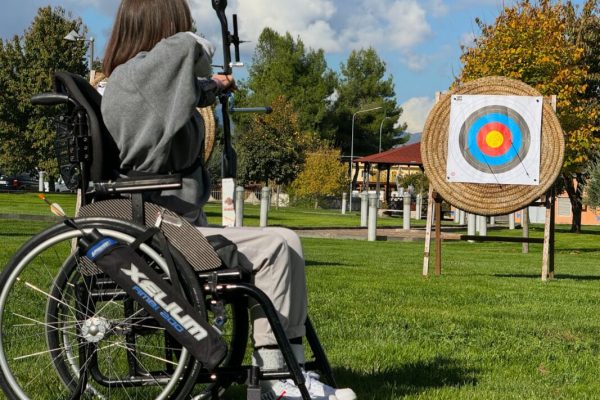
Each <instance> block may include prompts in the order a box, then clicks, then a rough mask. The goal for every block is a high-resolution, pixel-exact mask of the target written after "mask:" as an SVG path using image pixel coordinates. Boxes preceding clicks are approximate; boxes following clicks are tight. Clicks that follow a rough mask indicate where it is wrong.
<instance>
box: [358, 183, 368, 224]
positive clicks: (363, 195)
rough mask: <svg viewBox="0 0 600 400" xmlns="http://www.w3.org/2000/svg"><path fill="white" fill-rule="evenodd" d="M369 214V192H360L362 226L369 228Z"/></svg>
mask: <svg viewBox="0 0 600 400" xmlns="http://www.w3.org/2000/svg"><path fill="white" fill-rule="evenodd" d="M368 212H369V198H368V194H367V192H364V191H363V192H360V226H361V227H363V228H364V227H366V226H367V213H368Z"/></svg>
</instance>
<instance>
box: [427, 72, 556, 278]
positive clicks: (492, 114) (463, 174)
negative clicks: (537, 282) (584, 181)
mask: <svg viewBox="0 0 600 400" xmlns="http://www.w3.org/2000/svg"><path fill="white" fill-rule="evenodd" d="M436 100H437V101H436V104H435V106H434V107H433V109H432V111H431V112H430V114H429V116H428V118H427V122H426V124H425V128H424V130H423V136H422V141H421V156H422V159H423V166H424V168H425V173H426V174H427V177H428V178H429V180H430V192H429V203H428V210H427V225H426V234H425V251H424V259H423V275H424V276H427V275H428V273H429V258H430V243H431V234H432V228H433V225H434V223H435V243H436V266H435V274H436V275H439V274H441V241H442V239H441V203H442V201H443V200H445V201H447V202H448V203H450V204H451V205H453V206H454V207H456V208H458V209H461V210H464V211H465V212H468V213H471V214H475V215H483V216H495V215H505V214H510V213H512V212H514V211H517V210H521V209H526V208H527V207H528V206H530V205H540V204H543V205H544V206H545V207H546V218H545V228H544V238H543V239H537V238H528V237H523V238H517V237H494V236H468V235H463V236H461V239H463V240H469V241H505V242H521V243H524V246H525V243H543V244H544V246H543V257H542V280H547V279H549V278H552V277H553V275H554V257H553V253H554V203H555V197H556V196H555V193H554V190H553V185H554V182H555V181H556V179H557V177H558V175H559V173H560V169H561V167H562V161H563V156H564V138H563V132H562V129H561V127H560V123H559V122H558V118H557V117H556V114H555V112H554V110H555V107H556V103H555V98H544V97H542V96H541V94H540V93H539V92H537V91H536V90H535V89H533V88H532V87H530V86H528V85H526V84H524V83H522V82H520V81H516V80H513V79H508V78H504V77H487V78H482V79H478V80H475V81H471V82H468V83H466V84H464V85H463V86H461V87H459V88H458V89H456V90H455V91H453V92H451V93H449V94H445V95H437V96H436ZM540 200H541V201H540ZM434 216H435V219H434Z"/></svg>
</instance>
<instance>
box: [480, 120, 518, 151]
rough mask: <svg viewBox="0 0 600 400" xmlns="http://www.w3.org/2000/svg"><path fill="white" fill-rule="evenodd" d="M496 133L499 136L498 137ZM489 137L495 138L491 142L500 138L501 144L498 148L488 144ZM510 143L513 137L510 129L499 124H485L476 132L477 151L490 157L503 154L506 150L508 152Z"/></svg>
mask: <svg viewBox="0 0 600 400" xmlns="http://www.w3.org/2000/svg"><path fill="white" fill-rule="evenodd" d="M496 133H497V134H499V135H500V136H499V137H498V135H496ZM490 135H494V136H495V137H494V138H492V139H491V141H493V140H495V139H496V140H497V139H498V138H501V140H502V143H501V144H500V145H499V146H492V145H490V144H489V142H488V140H489V139H490ZM512 142H513V137H512V133H511V132H510V129H509V128H508V127H507V126H506V125H504V124H502V123H500V122H490V123H487V124H485V125H484V126H482V127H481V129H480V130H479V132H477V146H478V147H479V150H481V152H482V153H484V154H486V155H488V156H491V157H497V156H501V155H503V154H505V153H506V152H507V151H508V150H510V148H511V146H512Z"/></svg>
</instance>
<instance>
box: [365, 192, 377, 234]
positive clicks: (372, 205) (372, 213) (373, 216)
mask: <svg viewBox="0 0 600 400" xmlns="http://www.w3.org/2000/svg"><path fill="white" fill-rule="evenodd" d="M378 202H379V198H378V196H377V193H369V221H368V228H367V240H368V241H369V242H374V241H375V240H377V203H378Z"/></svg>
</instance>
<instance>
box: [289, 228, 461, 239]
mask: <svg viewBox="0 0 600 400" xmlns="http://www.w3.org/2000/svg"><path fill="white" fill-rule="evenodd" d="M295 231H296V233H297V234H298V235H299V236H300V237H312V238H328V239H363V240H367V228H330V229H316V228H310V229H296V230H295ZM442 239H444V240H460V234H459V233H453V232H442ZM377 240H401V241H414V240H425V228H418V229H411V230H408V231H405V230H403V229H401V228H380V229H377Z"/></svg>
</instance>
